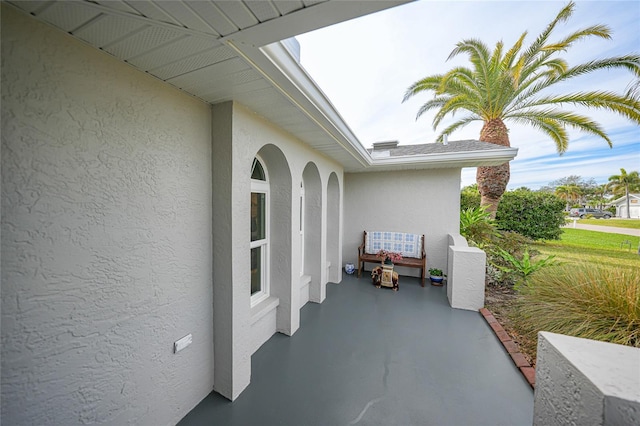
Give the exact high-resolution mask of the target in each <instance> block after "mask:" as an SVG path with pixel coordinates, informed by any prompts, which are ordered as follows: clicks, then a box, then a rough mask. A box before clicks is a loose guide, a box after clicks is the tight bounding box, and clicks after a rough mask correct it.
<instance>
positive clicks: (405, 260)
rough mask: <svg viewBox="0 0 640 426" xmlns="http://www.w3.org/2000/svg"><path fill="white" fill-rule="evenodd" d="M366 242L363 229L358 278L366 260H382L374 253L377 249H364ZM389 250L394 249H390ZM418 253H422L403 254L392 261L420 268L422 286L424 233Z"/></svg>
mask: <svg viewBox="0 0 640 426" xmlns="http://www.w3.org/2000/svg"><path fill="white" fill-rule="evenodd" d="M366 242H367V231H364V234H363V236H362V244H361V245H360V247H358V278H360V274H361V272H362V270H363V269H364V264H365V263H366V262H369V263H382V260H383V259H380V258H379V257H378V256H377V255H376V253H377V251H376V253H367V252H366V251H365V246H366ZM391 251H394V250H391ZM420 253H422V255H421V257H419V258H418V257H407V256H404V255H403V257H402V260H400V261H398V262H394V265H397V266H406V267H409V268H420V269H421V270H422V274H421V277H422V287H424V282H425V277H426V272H427V257H426V255H425V252H424V235H422V238H421V241H420Z"/></svg>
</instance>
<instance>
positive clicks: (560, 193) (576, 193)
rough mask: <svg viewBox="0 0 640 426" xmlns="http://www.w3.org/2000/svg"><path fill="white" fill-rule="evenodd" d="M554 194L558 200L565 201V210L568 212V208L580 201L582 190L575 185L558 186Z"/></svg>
mask: <svg viewBox="0 0 640 426" xmlns="http://www.w3.org/2000/svg"><path fill="white" fill-rule="evenodd" d="M555 194H556V196H557V197H558V198H560V199H562V200H565V201H566V203H567V210H569V206H570V205H572V204H574V202H575V201H577V200H579V199H580V196H581V195H582V189H581V188H580V187H579V186H578V185H576V184H575V183H572V184H569V185H560V186H558V187H556V190H555Z"/></svg>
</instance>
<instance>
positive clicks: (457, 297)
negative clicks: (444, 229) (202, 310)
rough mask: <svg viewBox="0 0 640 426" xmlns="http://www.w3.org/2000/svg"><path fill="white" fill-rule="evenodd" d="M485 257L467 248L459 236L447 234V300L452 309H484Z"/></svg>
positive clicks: (481, 252)
mask: <svg viewBox="0 0 640 426" xmlns="http://www.w3.org/2000/svg"><path fill="white" fill-rule="evenodd" d="M486 264H487V255H486V253H485V252H484V251H482V250H480V249H479V248H477V247H469V245H468V244H467V240H466V239H465V238H464V237H463V236H461V235H460V234H449V264H448V267H447V269H446V271H447V298H448V299H449V304H450V305H451V307H452V308H456V309H466V310H470V311H477V310H479V309H480V308H482V307H484V283H485V270H486Z"/></svg>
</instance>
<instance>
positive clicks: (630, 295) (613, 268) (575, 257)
mask: <svg viewBox="0 0 640 426" xmlns="http://www.w3.org/2000/svg"><path fill="white" fill-rule="evenodd" d="M596 221H598V220H596ZM581 222H582V221H581ZM598 222H600V221H598ZM560 238H561V239H560V240H558V241H544V242H538V243H535V244H533V247H532V248H533V249H535V250H537V251H539V252H540V257H546V256H549V255H555V256H556V260H557V261H558V262H559V264H560V265H559V266H556V267H550V268H544V269H542V270H540V271H537V272H536V273H535V274H533V275H532V277H531V282H534V283H535V284H534V285H535V286H536V287H539V289H538V292H539V294H540V297H539V299H538V300H536V301H534V299H533V298H532V297H533V296H531V294H527V293H526V290H525V291H523V292H522V293H517V292H514V291H513V290H512V289H507V288H504V287H493V286H492V288H490V289H489V292H490V294H488V298H487V307H488V308H489V310H491V311H492V312H493V313H494V315H496V317H498V318H499V320H500V321H501V322H502V325H503V326H504V327H505V329H506V330H507V332H508V333H509V334H510V335H511V336H512V338H513V339H514V340H515V341H516V342H518V345H519V346H520V349H521V351H522V352H523V353H524V354H525V356H527V357H528V358H529V359H530V360H531V361H532V364H534V365H535V356H536V345H537V332H538V331H540V330H546V331H553V330H555V332H559V333H564V334H569V335H580V336H583V337H585V336H591V338H597V339H599V340H605V341H611V340H612V336H616V335H620V334H622V335H623V336H624V335H626V334H628V335H629V336H630V337H629V336H628V338H629V339H630V340H628V341H631V342H634V345H638V343H639V342H640V336H638V333H640V331H639V330H640V322H639V321H640V320H637V318H636V320H633V321H632V322H631V324H632V325H633V327H635V329H633V330H630V329H629V328H628V325H623V326H622V330H623V331H622V332H619V331H616V330H614V329H613V328H612V327H611V324H612V323H611V322H608V323H607V324H605V323H603V322H601V319H602V318H603V317H606V318H613V319H614V320H613V323H614V324H615V323H616V321H621V320H619V317H618V316H616V315H617V312H618V310H620V309H619V307H620V306H625V303H626V304H627V305H628V306H635V308H631V312H632V315H631V316H630V317H632V318H633V315H637V316H638V317H640V313H639V312H638V310H639V309H640V299H638V298H639V297H640V280H639V277H640V273H639V272H638V271H639V270H640V255H638V253H637V250H638V245H639V244H640V237H634V236H630V235H621V234H609V233H604V232H597V231H587V230H582V229H572V228H567V229H564V232H563V234H562V235H561V237H560ZM626 241H629V243H630V246H631V247H630V248H629V245H627V244H624V242H626ZM621 243H622V244H621ZM540 257H537V258H540ZM534 260H535V259H534ZM602 271H603V272H602ZM633 274H635V275H633ZM632 276H633V278H628V277H632ZM534 280H535V281H534ZM579 282H580V283H584V288H583V286H582V284H581V285H574V283H579ZM620 282H622V284H619V283H620ZM600 284H601V286H600ZM628 284H632V285H631V286H630V287H628ZM589 286H591V287H592V288H591V289H587V288H586V287H589ZM581 292H584V294H583V295H582V296H580V294H581ZM625 294H627V296H625ZM543 296H544V298H547V299H549V300H545V299H544V298H543ZM625 297H626V298H627V300H631V302H620V298H622V300H625ZM611 299H613V300H618V301H613V300H611ZM522 302H524V304H523V303H522ZM574 305H575V306H574ZM600 305H604V307H603V306H600ZM607 306H614V307H615V308H614V309H608V308H606V307H607ZM523 307H525V308H529V311H527V310H526V309H525V310H524V311H521V309H523ZM605 309H606V310H605ZM605 311H606V312H608V314H605V313H604V312H605ZM626 312H628V310H627V311H626ZM633 312H635V313H633ZM564 313H568V314H569V316H570V317H571V318H573V319H571V318H569V319H567V318H563V317H562V315H563V314H564ZM582 314H584V315H582ZM581 315H582V316H581ZM625 315H626V314H625ZM628 317H629V316H628ZM559 324H564V325H569V326H567V327H565V328H560V327H559ZM620 324H624V321H621V322H620ZM588 325H592V326H593V327H595V328H596V329H597V330H596V331H586V330H584V331H583V330H581V327H587V326H588ZM556 327H558V328H556ZM624 330H629V333H626V332H625V331H624ZM634 333H635V334H634ZM615 339H617V341H621V339H620V338H619V336H618V337H615ZM634 339H635V340H634ZM622 340H624V337H623V338H622Z"/></svg>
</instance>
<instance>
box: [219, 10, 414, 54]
mask: <svg viewBox="0 0 640 426" xmlns="http://www.w3.org/2000/svg"><path fill="white" fill-rule="evenodd" d="M413 1H415V0H375V1H372V0H348V1H345V0H329V1H325V2H322V3H318V4H314V5H313V6H309V7H305V8H303V9H299V10H296V11H295V12H292V13H290V14H287V15H284V16H281V17H279V18H276V19H272V20H270V21H265V22H262V23H260V24H258V25H255V26H253V27H249V28H245V29H243V30H240V31H238V32H237V33H233V34H229V35H227V36H225V37H223V38H222V39H221V41H226V40H235V42H236V43H244V44H248V45H251V46H253V47H262V46H266V45H268V44H271V43H275V42H277V41H280V40H284V39H287V38H290V37H294V36H296V35H298V34H303V33H307V32H310V31H314V30H317V29H319V28H324V27H328V26H330V25H334V24H338V23H340V22H344V21H348V20H350V19H354V18H359V17H361V16H364V15H368V14H371V13H375V12H379V11H382V10H385V9H389V8H392V7H396V6H399V5H402V4H405V3H411V2H413Z"/></svg>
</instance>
